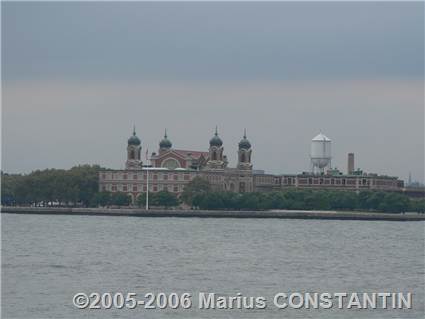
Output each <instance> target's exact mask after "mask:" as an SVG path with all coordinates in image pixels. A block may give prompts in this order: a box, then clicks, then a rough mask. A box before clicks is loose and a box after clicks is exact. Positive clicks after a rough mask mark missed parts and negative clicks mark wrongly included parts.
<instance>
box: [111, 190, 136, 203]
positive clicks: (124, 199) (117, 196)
mask: <svg viewBox="0 0 425 319" xmlns="http://www.w3.org/2000/svg"><path fill="white" fill-rule="evenodd" d="M130 203H131V197H130V196H129V195H128V194H126V193H121V192H117V193H112V195H111V204H112V205H117V206H128V205H130Z"/></svg>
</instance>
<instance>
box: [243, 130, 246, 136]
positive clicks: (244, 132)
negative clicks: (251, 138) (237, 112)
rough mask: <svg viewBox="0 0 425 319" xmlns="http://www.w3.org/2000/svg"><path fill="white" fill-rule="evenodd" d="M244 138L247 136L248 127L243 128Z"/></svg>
mask: <svg viewBox="0 0 425 319" xmlns="http://www.w3.org/2000/svg"><path fill="white" fill-rule="evenodd" d="M243 138H246V128H244V129H243Z"/></svg>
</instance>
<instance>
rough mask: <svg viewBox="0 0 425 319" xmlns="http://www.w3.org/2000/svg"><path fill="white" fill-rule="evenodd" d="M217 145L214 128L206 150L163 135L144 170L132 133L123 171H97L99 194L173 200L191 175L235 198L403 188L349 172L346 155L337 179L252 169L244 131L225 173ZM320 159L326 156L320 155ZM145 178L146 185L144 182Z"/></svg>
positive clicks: (334, 174)
mask: <svg viewBox="0 0 425 319" xmlns="http://www.w3.org/2000/svg"><path fill="white" fill-rule="evenodd" d="M327 141H328V140H326V142H327ZM223 144H224V143H223V141H222V139H221V138H220V136H219V134H218V130H217V128H216V130H215V133H214V135H213V137H212V138H211V139H210V141H209V148H208V151H198V150H196V151H195V150H182V149H175V148H173V144H172V142H171V140H170V139H169V138H168V135H167V132H166V131H165V134H164V137H163V139H162V140H161V141H160V142H159V149H158V152H157V153H152V154H151V156H150V159H149V160H150V165H147V164H148V163H145V165H143V164H144V163H143V161H142V158H141V154H142V146H141V140H140V139H139V138H138V137H137V135H136V131H135V129H134V130H133V134H132V136H130V138H129V139H128V141H127V160H126V162H125V169H124V170H107V171H102V172H100V173H99V190H100V191H110V192H125V193H128V194H129V195H130V196H131V197H132V199H133V202H134V201H135V200H136V199H137V197H138V196H140V195H141V194H142V193H145V192H146V191H147V187H149V192H159V191H163V190H167V191H169V192H173V193H175V194H177V195H178V194H180V193H181V192H182V191H183V189H184V186H185V185H186V184H187V183H189V182H190V181H191V180H192V179H193V178H195V177H196V176H199V177H201V178H205V179H206V180H208V181H209V182H210V183H211V185H212V187H213V189H215V190H219V191H230V192H238V193H244V192H253V191H259V192H262V191H277V190H285V189H294V188H304V189H335V190H353V191H361V190H367V189H368V190H385V191H401V190H402V189H403V187H404V185H403V181H401V180H399V179H398V178H397V177H389V176H378V175H377V174H365V173H363V172H362V171H360V170H358V171H354V156H353V158H352V165H351V162H350V155H349V160H348V163H349V165H348V166H349V171H351V173H350V174H348V175H343V174H342V173H341V172H340V171H338V170H337V169H328V170H327V171H326V173H324V172H323V173H320V174H314V173H312V172H304V173H302V174H281V175H273V174H266V173H265V172H264V171H262V170H253V165H252V161H251V158H252V157H251V156H252V146H251V143H250V142H249V140H248V139H247V136H246V131H245V132H244V135H243V137H242V139H241V140H240V142H239V143H238V145H237V156H238V161H237V165H236V167H234V168H230V167H228V160H227V156H226V155H225V154H224V146H223ZM312 153H313V155H314V154H315V153H314V152H312ZM329 154H330V153H329ZM326 156H328V153H325V157H326ZM147 157H148V154H146V158H147ZM328 157H329V158H330V156H328ZM313 159H315V158H313ZM148 166H149V167H148ZM148 171H149V172H148ZM148 176H149V183H146V182H147V177H148ZM147 184H149V186H147Z"/></svg>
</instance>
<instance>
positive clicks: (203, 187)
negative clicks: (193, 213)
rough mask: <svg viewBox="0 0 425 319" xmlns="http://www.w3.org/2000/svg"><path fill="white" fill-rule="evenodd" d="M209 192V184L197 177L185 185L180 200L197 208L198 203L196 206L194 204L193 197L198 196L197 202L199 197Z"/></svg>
mask: <svg viewBox="0 0 425 319" xmlns="http://www.w3.org/2000/svg"><path fill="white" fill-rule="evenodd" d="M210 191H211V184H210V183H209V182H208V181H207V180H206V179H204V178H201V177H199V176H197V177H195V178H194V179H192V180H191V181H190V182H189V183H187V184H186V185H185V187H184V189H183V192H182V194H181V196H180V198H181V200H182V201H183V202H185V203H186V204H188V205H190V206H199V203H198V202H197V205H196V204H194V199H195V197H197V196H198V200H199V198H200V197H199V195H202V194H206V193H209V192H210Z"/></svg>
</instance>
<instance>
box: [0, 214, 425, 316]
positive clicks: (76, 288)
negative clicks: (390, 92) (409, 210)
mask: <svg viewBox="0 0 425 319" xmlns="http://www.w3.org/2000/svg"><path fill="white" fill-rule="evenodd" d="M1 227H2V317H3V318H102V319H104V318H423V317H424V222H394V221H392V222H386V221H342V220H288V219H232V218H228V219H227V218H140V217H122V216H116V217H114V216H66V215H61V216H54V215H26V214H19V215H18V214H2V216H1ZM78 292H84V293H86V294H89V293H91V292H98V293H100V294H102V293H107V292H110V293H115V292H122V293H123V294H124V295H125V294H127V293H131V292H134V293H136V294H137V298H138V299H142V296H143V295H144V294H146V293H149V292H152V293H154V294H158V293H165V294H170V293H177V294H179V295H181V294H183V293H190V294H191V295H192V296H193V306H192V307H191V308H190V309H169V308H167V309H144V307H143V306H138V307H137V308H136V309H127V308H125V307H124V308H123V309H78V308H77V307H76V306H75V305H74V304H73V296H74V295H75V294H76V293H78ZM200 292H206V293H215V294H216V295H220V296H236V295H237V294H238V293H239V294H240V295H242V296H254V297H257V296H263V297H265V299H266V300H267V307H266V308H265V309H199V308H198V304H197V303H196V301H197V297H198V294H199V293H200ZM282 292H283V293H290V292H302V293H303V292H319V293H325V292H327V293H336V292H347V293H353V292H357V293H363V292H370V293H371V292H404V293H407V292H411V293H412V296H413V297H412V298H413V300H412V309H367V310H366V309H335V308H332V309H279V308H277V307H275V306H273V296H275V295H276V294H277V293H282Z"/></svg>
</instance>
